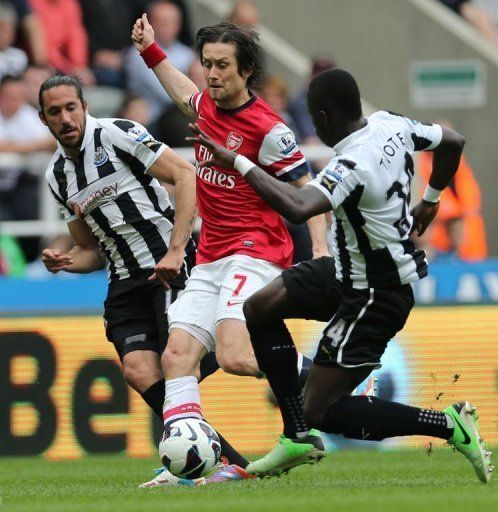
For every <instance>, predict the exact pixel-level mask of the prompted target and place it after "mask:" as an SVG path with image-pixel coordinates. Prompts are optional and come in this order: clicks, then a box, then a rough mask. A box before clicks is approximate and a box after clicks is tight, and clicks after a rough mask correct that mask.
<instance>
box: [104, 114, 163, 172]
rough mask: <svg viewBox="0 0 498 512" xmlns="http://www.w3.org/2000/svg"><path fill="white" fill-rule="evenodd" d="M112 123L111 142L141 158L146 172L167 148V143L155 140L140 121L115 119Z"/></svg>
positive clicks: (138, 158)
mask: <svg viewBox="0 0 498 512" xmlns="http://www.w3.org/2000/svg"><path fill="white" fill-rule="evenodd" d="M112 125H113V127H114V129H113V130H111V132H110V133H109V137H110V143H111V144H112V145H115V146H117V147H118V148H120V149H121V150H124V151H126V152H127V153H129V154H130V155H132V156H133V157H135V158H136V159H137V160H139V161H140V162H141V163H142V165H143V166H144V168H145V172H147V171H148V169H149V168H150V167H151V166H152V165H153V164H154V162H155V161H156V160H157V159H158V158H159V156H160V155H161V153H162V152H163V151H164V150H165V149H166V145H165V144H163V143H162V142H159V141H157V140H155V139H154V137H152V135H151V134H150V133H149V132H148V131H147V129H146V128H145V127H144V126H142V125H141V124H140V123H136V122H134V121H130V120H128V119H115V120H114V121H113V122H112Z"/></svg>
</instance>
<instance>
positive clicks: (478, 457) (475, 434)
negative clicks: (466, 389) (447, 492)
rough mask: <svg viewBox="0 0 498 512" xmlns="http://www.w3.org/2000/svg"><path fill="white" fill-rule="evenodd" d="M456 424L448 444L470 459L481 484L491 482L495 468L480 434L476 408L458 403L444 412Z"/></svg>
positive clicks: (465, 403) (468, 404) (467, 403)
mask: <svg viewBox="0 0 498 512" xmlns="http://www.w3.org/2000/svg"><path fill="white" fill-rule="evenodd" d="M443 412H444V413H445V414H447V415H448V416H449V417H450V418H451V419H452V420H453V423H454V424H455V430H454V432H453V436H452V437H450V439H448V443H449V444H450V445H452V446H454V447H455V449H456V450H458V451H459V452H460V453H462V454H463V455H465V457H467V459H469V461H470V463H471V464H472V466H474V470H475V472H476V474H477V477H478V478H479V480H480V481H481V482H484V483H488V482H489V481H490V480H491V474H492V473H493V470H494V468H493V466H492V465H491V452H489V451H488V450H487V447H486V444H485V443H484V441H483V440H482V438H481V434H480V433H479V424H478V423H477V419H478V416H477V413H476V408H475V407H474V406H473V405H472V404H470V403H469V402H457V403H456V404H453V405H450V406H449V407H446V409H444V410H443Z"/></svg>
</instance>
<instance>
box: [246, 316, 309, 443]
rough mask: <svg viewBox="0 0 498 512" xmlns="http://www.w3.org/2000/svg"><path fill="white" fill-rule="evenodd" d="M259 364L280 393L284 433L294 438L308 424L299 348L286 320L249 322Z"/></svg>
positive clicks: (278, 396) (278, 397) (272, 386)
mask: <svg viewBox="0 0 498 512" xmlns="http://www.w3.org/2000/svg"><path fill="white" fill-rule="evenodd" d="M247 328H248V330H249V334H250V335H251V343H252V346H253V348H254V353H255V355H256V359H257V361H258V365H259V368H260V369H261V370H262V371H263V372H264V374H265V375H266V378H267V379H268V382H269V384H270V386H271V388H272V390H273V392H274V393H275V396H276V397H277V400H278V404H279V406H280V412H281V414H282V420H283V423H284V435H285V436H286V437H291V438H295V437H296V436H297V433H298V432H306V431H307V430H308V427H307V425H306V422H305V421H304V415H303V395H302V391H301V383H300V382H299V375H298V372H297V351H296V347H295V346H294V342H293V341H292V337H291V335H290V332H289V330H288V329H287V327H286V326H285V324H284V322H283V320H279V321H276V322H274V323H271V324H251V323H249V322H248V323H247Z"/></svg>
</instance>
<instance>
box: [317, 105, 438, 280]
mask: <svg viewBox="0 0 498 512" xmlns="http://www.w3.org/2000/svg"><path fill="white" fill-rule="evenodd" d="M367 121H368V123H367V125H366V126H365V127H364V128H362V129H360V130H358V131H356V132H354V133H352V134H351V135H349V136H348V137H346V138H345V139H343V140H341V141H340V142H339V143H338V144H336V145H335V146H334V150H335V152H336V156H334V158H332V160H331V161H330V162H329V163H328V164H327V165H326V167H325V168H324V169H323V171H322V172H321V173H320V174H319V175H318V176H317V177H316V179H315V180H314V181H312V182H311V183H310V184H309V186H315V187H317V188H318V189H319V190H321V191H322V192H323V193H324V194H325V195H326V196H327V198H328V199H329V200H330V202H331V204H332V210H333V212H334V222H333V225H332V240H333V248H332V252H333V256H334V260H335V264H336V277H337V279H339V280H340V281H342V282H343V283H344V284H346V285H349V286H352V287H353V288H358V289H361V288H370V287H378V286H383V287H385V286H392V285H399V284H407V283H410V282H412V281H416V280H417V279H420V278H422V277H425V276H426V275H427V261H426V259H425V254H424V252H423V251H421V250H416V249H415V247H414V245H413V243H412V242H411V240H410V230H411V227H412V223H413V217H412V216H411V214H410V207H409V205H410V186H411V182H412V178H413V174H414V165H413V159H412V154H413V153H414V152H415V151H421V150H431V149H434V148H435V147H436V146H438V145H439V143H440V142H441V138H442V129H441V127H440V126H439V125H436V124H434V125H426V124H422V123H419V122H417V121H413V120H411V119H408V118H406V117H403V116H400V115H398V114H393V113H390V112H385V111H379V112H376V113H375V114H373V115H371V116H370V117H368V118H367Z"/></svg>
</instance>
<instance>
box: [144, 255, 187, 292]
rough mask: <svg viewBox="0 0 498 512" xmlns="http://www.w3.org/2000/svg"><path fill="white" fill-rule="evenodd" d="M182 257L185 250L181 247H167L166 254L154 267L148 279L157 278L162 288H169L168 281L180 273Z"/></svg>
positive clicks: (153, 279)
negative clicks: (179, 248) (178, 248)
mask: <svg viewBox="0 0 498 512" xmlns="http://www.w3.org/2000/svg"><path fill="white" fill-rule="evenodd" d="M184 257H185V251H184V250H183V249H182V250H181V251H175V250H173V249H168V252H167V253H166V255H165V256H163V257H162V258H161V260H159V262H158V263H157V265H156V266H155V267H154V273H153V274H152V275H151V276H150V277H149V281H155V280H156V279H157V280H159V282H160V283H161V284H162V285H163V286H164V288H170V286H169V281H171V280H172V279H174V278H175V277H178V276H179V275H180V271H181V269H182V266H183V263H184Z"/></svg>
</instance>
